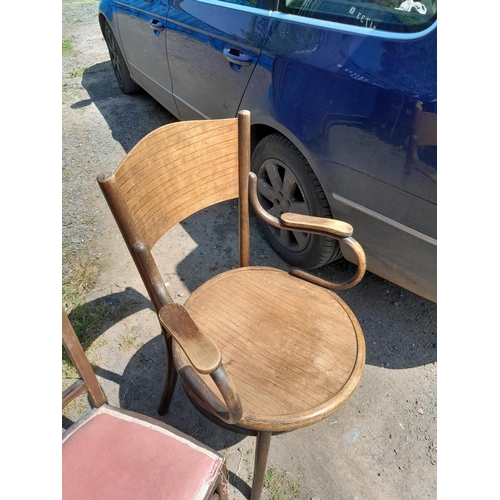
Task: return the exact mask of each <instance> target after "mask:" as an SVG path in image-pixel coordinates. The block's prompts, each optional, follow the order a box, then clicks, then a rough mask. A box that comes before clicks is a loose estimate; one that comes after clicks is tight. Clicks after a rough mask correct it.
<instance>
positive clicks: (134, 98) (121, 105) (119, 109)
mask: <svg viewBox="0 0 500 500" xmlns="http://www.w3.org/2000/svg"><path fill="white" fill-rule="evenodd" d="M82 86H83V88H84V89H85V90H86V91H87V93H88V95H89V99H84V100H81V101H78V102H76V103H74V104H73V105H72V106H71V108H73V109H77V108H82V107H85V106H89V105H90V104H94V105H95V106H96V107H97V109H98V110H99V112H100V113H101V115H102V116H103V118H104V119H105V120H106V122H107V124H108V126H109V129H110V130H111V133H112V136H113V139H115V140H116V141H117V142H119V143H120V144H121V146H122V147H123V149H124V151H125V152H126V153H128V152H129V151H130V150H131V149H132V148H133V147H134V146H135V145H136V144H137V142H138V141H139V140H140V139H142V138H143V137H144V136H145V135H147V134H148V133H149V132H152V131H153V130H155V129H156V128H158V127H160V126H162V125H165V124H167V123H171V122H174V121H177V119H176V118H175V117H174V116H173V115H172V114H170V113H169V112H168V111H167V110H166V109H165V108H164V107H163V106H161V105H160V104H159V103H158V102H157V101H156V100H155V99H153V98H152V97H151V96H150V95H149V94H147V93H146V92H144V91H142V92H138V93H136V94H131V95H126V94H124V93H123V92H122V91H121V89H120V87H119V86H118V83H117V81H116V78H115V74H114V72H113V68H112V66H111V62H110V61H104V62H101V63H98V64H94V65H93V66H90V67H89V68H87V69H86V70H85V71H84V72H83V75H82ZM145 117H147V119H145Z"/></svg>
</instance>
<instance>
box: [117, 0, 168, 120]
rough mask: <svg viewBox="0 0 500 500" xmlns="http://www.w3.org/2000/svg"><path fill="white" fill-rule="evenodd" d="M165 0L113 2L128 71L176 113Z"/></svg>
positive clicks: (124, 0)
mask: <svg viewBox="0 0 500 500" xmlns="http://www.w3.org/2000/svg"><path fill="white" fill-rule="evenodd" d="M167 10H168V0H122V1H118V2H116V18H117V23H118V30H119V33H120V39H121V41H122V45H123V51H124V55H125V59H126V60H127V63H128V67H129V71H130V75H131V77H132V79H133V80H134V81H135V82H137V83H138V84H139V85H140V86H141V87H142V88H143V89H144V90H146V91H147V92H148V93H149V94H151V95H152V96H153V97H154V98H155V99H156V100H157V101H158V102H159V103H160V104H162V105H163V106H164V107H165V108H167V109H168V110H169V111H170V112H172V113H174V114H175V115H177V110H176V107H175V102H174V98H173V96H172V82H171V79H170V72H169V69H168V60H167V36H166V34H167V31H166V24H167Z"/></svg>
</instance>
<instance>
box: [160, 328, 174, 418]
mask: <svg viewBox="0 0 500 500" xmlns="http://www.w3.org/2000/svg"><path fill="white" fill-rule="evenodd" d="M165 347H166V349H167V373H166V374H165V385H164V386H163V393H162V395H161V399H160V404H159V406H158V410H157V411H158V415H165V414H166V413H167V411H168V407H169V406H170V402H171V401H172V397H173V396H174V391H175V383H176V382H177V372H176V371H175V365H174V357H173V355H172V337H169V338H168V339H167V340H166V341H165Z"/></svg>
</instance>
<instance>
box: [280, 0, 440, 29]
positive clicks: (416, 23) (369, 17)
mask: <svg viewBox="0 0 500 500" xmlns="http://www.w3.org/2000/svg"><path fill="white" fill-rule="evenodd" d="M279 11H280V12H283V13H285V14H295V15H298V16H304V17H310V18H313V19H322V20H326V21H333V22H337V23H342V24H349V25H352V26H359V27H363V28H368V29H377V30H384V31H393V32H403V33H404V32H410V33H413V32H416V31H421V30H424V29H425V28H427V27H429V26H430V25H431V24H433V23H434V21H435V20H436V13H437V0H420V1H414V0H355V1H352V0H279Z"/></svg>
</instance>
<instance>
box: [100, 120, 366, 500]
mask: <svg viewBox="0 0 500 500" xmlns="http://www.w3.org/2000/svg"><path fill="white" fill-rule="evenodd" d="M249 170H250V113H249V112H248V111H242V112H240V113H239V114H238V117H237V118H233V119H224V120H206V121H191V122H177V123H173V124H169V125H165V126H163V127H160V128H158V129H157V130H155V131H153V132H151V133H150V134H149V135H147V136H146V137H144V138H143V139H142V140H141V141H140V142H139V143H138V144H137V145H136V146H135V147H134V148H133V149H132V150H131V151H130V152H129V153H128V155H127V156H126V158H125V159H124V161H123V162H122V164H121V165H120V166H119V167H118V169H117V170H116V172H115V173H114V174H112V175H110V176H104V175H101V176H99V177H98V182H99V184H100V186H101V189H102V191H103V193H104V196H105V198H106V200H107V201H108V204H109V206H110V209H111V211H112V213H113V215H114V217H115V220H116V222H117V224H118V227H119V228H120V231H121V233H122V235H123V237H124V239H125V241H126V243H127V246H128V249H129V250H130V253H131V255H132V257H133V259H134V262H135V264H136V266H137V269H138V271H139V273H140V275H141V277H142V279H143V281H144V284H145V286H146V289H147V291H148V293H149V296H150V298H151V301H152V303H153V304H154V307H155V309H156V312H157V313H158V317H159V321H160V325H161V329H162V333H163V336H164V339H165V341H166V347H167V349H166V352H167V374H166V380H165V387H164V392H163V395H162V399H161V401H160V406H159V409H158V412H159V413H160V414H164V413H165V412H166V411H167V410H168V406H169V404H170V400H171V398H172V394H173V391H174V386H175V382H176V376H177V374H178V376H179V379H180V382H181V384H182V386H183V388H184V390H185V392H186V394H187V396H188V398H189V399H190V400H191V402H192V403H193V404H194V405H195V407H196V408H198V410H199V411H200V412H201V413H203V414H204V415H205V416H206V417H207V418H209V419H211V420H212V421H214V422H215V423H218V424H219V425H221V426H222V427H226V428H228V429H231V430H232V431H234V432H241V433H246V434H251V435H256V436H257V447H256V453H255V470H254V478H253V484H252V494H251V499H252V500H257V499H259V498H260V495H261V491H262V487H263V481H264V474H265V469H266V461H267V455H268V451H269V446H270V440H271V434H272V433H278V432H285V431H292V430H294V429H298V428H300V427H304V426H306V425H310V424H314V423H315V422H318V421H320V420H321V419H324V418H326V417H327V416H329V415H330V414H331V413H332V412H334V411H335V410H336V409H338V408H339V407H340V406H341V405H342V404H343V403H345V402H346V401H347V399H348V398H349V396H350V395H351V394H352V393H353V391H354V389H355V387H356V386H357V384H358V382H359V380H360V377H361V373H362V370H363V367H364V363H365V343H364V338H363V334H362V331H361V328H360V325H359V323H358V321H357V320H356V318H355V316H354V314H353V313H352V311H351V310H350V309H349V307H348V306H347V305H346V304H345V303H344V301H343V300H342V299H341V298H340V297H339V296H338V295H337V294H335V293H334V292H332V291H331V290H334V289H337V290H343V289H346V288H349V287H351V286H354V285H355V284H357V283H358V282H359V281H360V280H361V279H362V277H363V275H364V272H365V269H366V260H365V255H364V252H363V250H362V248H361V247H360V245H359V244H358V243H357V242H356V241H355V240H354V239H353V238H352V232H353V229H352V227H351V226H350V225H349V224H346V223H344V222H341V221H336V220H330V219H320V218H316V217H310V216H304V215H298V214H293V213H284V214H282V215H281V217H280V218H279V219H278V218H276V217H273V216H271V215H269V214H268V213H267V212H265V211H264V209H263V208H262V207H261V206H260V204H259V201H258V198H257V184H256V183H257V177H256V176H255V175H254V174H253V173H249ZM233 198H238V199H239V261H240V267H239V268H237V269H233V270H230V271H227V272H224V273H222V274H220V275H218V276H216V277H214V278H212V279H210V280H209V281H208V282H206V283H204V284H203V285H202V286H200V287H199V288H198V289H197V290H195V291H193V293H192V294H191V295H190V297H189V298H188V299H187V301H186V302H185V304H184V305H183V306H182V305H180V304H176V303H173V300H172V298H171V297H170V295H169V294H168V292H167V290H166V287H165V284H164V281H165V280H164V279H162V277H161V273H160V271H159V269H158V267H157V264H156V262H155V259H154V258H153V256H152V253H151V250H152V248H153V247H154V246H155V244H156V243H157V242H158V240H159V239H160V238H162V237H163V236H164V235H165V234H166V233H167V232H168V230H169V229H171V228H172V227H173V226H174V225H175V224H177V223H178V222H180V221H182V220H184V219H185V218H186V217H188V216H189V215H191V214H194V213H195V212H197V211H199V210H202V209H204V208H206V207H208V206H210V205H213V204H215V203H219V202H223V201H225V200H229V199H233ZM249 200H250V201H251V203H252V206H253V209H254V210H255V212H256V213H257V215H258V216H260V217H262V218H263V219H264V220H265V221H266V222H267V223H269V224H271V225H272V226H276V227H278V228H282V229H287V230H293V231H303V232H309V233H314V234H319V235H322V236H325V237H329V238H335V239H337V240H340V241H341V244H342V245H345V247H346V248H348V249H350V250H351V251H352V252H354V254H355V255H356V257H357V261H358V268H357V271H356V273H355V275H354V277H353V278H352V279H351V280H350V281H348V282H347V283H341V284H334V283H331V282H329V281H326V280H323V279H319V278H317V277H315V276H313V275H310V274H309V273H307V272H305V271H302V270H298V269H294V270H292V271H291V272H290V273H287V272H285V271H282V270H278V269H275V268H271V267H251V266H250V249H249V245H250V233H249V225H250V220H249ZM235 229H236V228H235Z"/></svg>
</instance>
